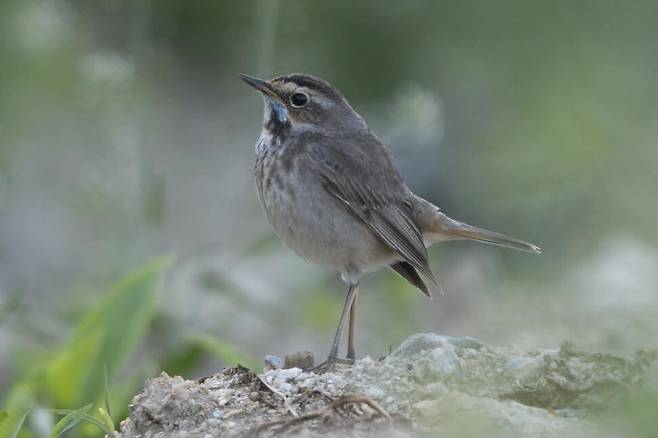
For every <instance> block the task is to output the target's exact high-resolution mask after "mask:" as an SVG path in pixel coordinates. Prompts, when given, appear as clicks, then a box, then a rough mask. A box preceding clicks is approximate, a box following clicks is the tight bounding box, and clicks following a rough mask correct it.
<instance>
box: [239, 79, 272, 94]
mask: <svg viewBox="0 0 658 438" xmlns="http://www.w3.org/2000/svg"><path fill="white" fill-rule="evenodd" d="M240 79H242V80H243V81H245V82H246V83H247V85H250V86H252V87H254V88H255V89H256V90H258V91H260V92H261V93H263V94H265V95H266V96H270V97H274V98H278V96H277V95H276V93H275V92H274V90H273V89H272V86H271V85H270V83H269V82H267V81H264V80H262V79H258V78H255V77H253V76H248V75H240Z"/></svg>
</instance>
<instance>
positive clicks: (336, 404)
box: [251, 395, 393, 437]
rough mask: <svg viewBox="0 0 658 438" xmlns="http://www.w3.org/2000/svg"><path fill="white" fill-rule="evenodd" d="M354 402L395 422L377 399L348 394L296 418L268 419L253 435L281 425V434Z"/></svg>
mask: <svg viewBox="0 0 658 438" xmlns="http://www.w3.org/2000/svg"><path fill="white" fill-rule="evenodd" d="M352 403H359V404H365V405H368V406H369V407H370V408H371V409H372V410H374V411H375V412H377V413H378V414H379V415H381V416H382V417H384V418H386V419H387V420H388V422H389V424H392V423H393V419H392V418H391V416H390V415H389V413H388V412H386V411H385V410H384V408H382V407H381V406H380V405H379V403H377V402H376V401H375V400H373V399H371V398H370V397H366V396H365V395H346V396H343V397H340V398H338V399H336V400H334V401H332V402H331V403H329V404H328V405H326V406H324V407H323V408H321V409H318V410H316V411H313V412H310V413H308V414H305V415H302V416H297V417H294V418H289V419H284V420H274V421H268V422H266V423H263V424H261V425H260V426H258V427H257V428H255V429H254V430H253V432H252V433H251V436H254V437H255V436H258V435H259V434H260V433H261V432H262V431H264V430H265V429H268V428H271V427H274V426H281V427H280V428H279V430H278V431H276V432H275V434H277V435H278V434H279V433H281V432H283V431H284V430H286V429H289V428H290V427H292V426H295V425H297V424H300V423H303V422H306V421H309V420H314V419H316V418H322V419H325V418H329V417H331V416H333V414H334V413H336V412H337V411H338V408H340V407H342V406H344V405H347V404H352Z"/></svg>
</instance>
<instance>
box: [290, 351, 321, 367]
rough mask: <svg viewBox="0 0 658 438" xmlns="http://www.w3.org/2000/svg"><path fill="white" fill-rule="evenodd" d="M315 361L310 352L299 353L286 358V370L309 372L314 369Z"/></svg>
mask: <svg viewBox="0 0 658 438" xmlns="http://www.w3.org/2000/svg"><path fill="white" fill-rule="evenodd" d="M314 365H315V359H314V358H313V353H311V352H310V351H298V352H297V353H293V354H289V355H287V356H286V361H285V364H284V366H283V367H284V368H301V369H304V370H307V369H309V368H313V366H314Z"/></svg>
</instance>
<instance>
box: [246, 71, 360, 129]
mask: <svg viewBox="0 0 658 438" xmlns="http://www.w3.org/2000/svg"><path fill="white" fill-rule="evenodd" d="M240 78H241V79H242V80H243V81H245V82H246V83H247V84H249V85H250V86H252V87H253V88H255V89H256V90H258V91H259V92H260V93H261V94H262V96H263V101H264V103H265V113H264V116H263V127H264V129H266V130H268V131H269V132H270V133H272V134H273V135H279V136H285V135H291V134H292V135H294V134H302V133H307V132H310V133H316V134H324V135H339V134H341V133H342V134H349V133H353V132H355V131H358V130H363V129H367V126H366V124H365V122H364V121H363V119H362V118H361V116H359V115H358V114H357V113H356V112H355V111H354V110H353V109H352V107H351V106H350V105H349V103H348V102H347V100H345V98H344V97H343V95H342V94H340V92H339V91H338V90H337V89H336V88H334V87H333V86H331V85H330V84H329V83H328V82H326V81H324V80H322V79H320V78H316V77H314V76H310V75H306V74H290V75H285V76H279V77H276V78H274V79H270V80H269V81H264V80H262V79H257V78H254V77H252V76H247V75H240Z"/></svg>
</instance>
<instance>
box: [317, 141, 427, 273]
mask: <svg viewBox="0 0 658 438" xmlns="http://www.w3.org/2000/svg"><path fill="white" fill-rule="evenodd" d="M305 150H306V153H307V154H308V157H309V158H310V162H311V163H312V166H313V167H314V169H313V171H314V172H315V173H316V174H317V175H318V176H319V177H320V179H321V181H322V185H323V187H324V189H325V190H327V192H329V193H330V194H331V195H332V196H334V197H335V198H336V199H338V200H339V201H340V202H341V203H343V204H345V206H346V207H347V208H348V209H349V211H351V212H352V213H353V214H354V216H356V217H357V218H358V219H359V220H361V221H363V222H364V223H365V224H366V225H367V226H368V227H369V228H370V230H371V231H372V232H373V233H374V234H375V235H376V236H377V237H379V238H380V239H381V240H382V241H383V242H384V243H385V244H386V245H387V246H388V247H389V248H391V249H392V250H393V251H395V252H396V253H397V254H398V255H400V257H401V258H402V260H403V261H405V262H408V263H409V264H410V265H411V266H413V267H414V268H415V269H417V270H418V271H419V272H420V273H422V274H423V275H424V276H425V277H427V278H428V279H430V280H431V281H432V282H434V283H435V284H436V283H437V282H436V278H435V277H434V274H433V273H432V271H431V269H430V267H429V263H428V257H427V249H426V248H425V244H424V243H423V235H422V233H421V231H420V230H419V229H418V226H417V225H416V223H415V222H414V220H413V217H412V212H411V204H410V203H409V201H408V199H409V197H410V196H412V194H411V192H410V191H409V189H407V187H406V185H405V184H404V181H403V180H402V176H401V175H400V173H399V171H398V170H397V168H396V167H395V164H394V163H393V161H392V160H391V157H390V156H389V154H388V152H387V151H386V149H385V148H384V147H383V146H382V144H381V143H379V141H378V140H377V139H376V138H375V137H374V136H372V135H368V136H363V137H360V138H357V139H350V140H328V139H326V140H319V141H318V140H316V141H315V142H313V143H310V144H307V145H306V147H305Z"/></svg>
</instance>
